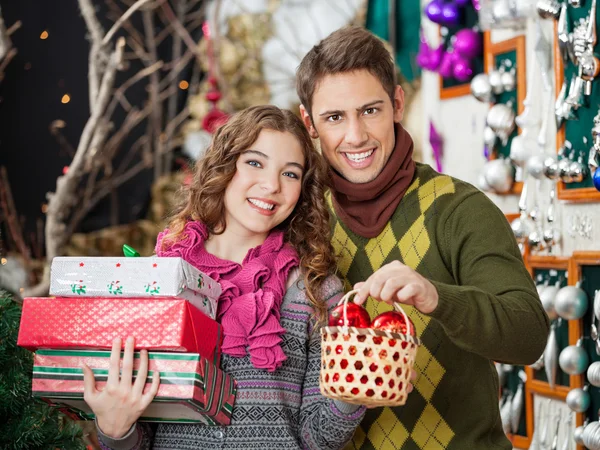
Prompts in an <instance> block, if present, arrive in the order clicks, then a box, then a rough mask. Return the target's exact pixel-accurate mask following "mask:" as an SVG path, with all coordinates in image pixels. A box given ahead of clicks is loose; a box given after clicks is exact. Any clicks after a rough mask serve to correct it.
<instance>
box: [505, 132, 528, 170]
mask: <svg viewBox="0 0 600 450" xmlns="http://www.w3.org/2000/svg"><path fill="white" fill-rule="evenodd" d="M530 156H531V147H529V145H527V142H526V141H525V138H524V137H523V135H521V134H519V135H517V136H515V137H514V138H513V140H512V141H511V143H510V155H509V158H510V159H511V161H512V162H513V163H514V164H515V166H517V167H523V166H525V164H526V163H527V160H528V159H529V157H530Z"/></svg>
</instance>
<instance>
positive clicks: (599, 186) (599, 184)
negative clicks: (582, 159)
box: [592, 167, 600, 191]
mask: <svg viewBox="0 0 600 450" xmlns="http://www.w3.org/2000/svg"><path fill="white" fill-rule="evenodd" d="M592 181H593V182H594V187H595V188H596V190H597V191H600V167H599V168H598V169H596V170H595V171H594V176H593V177H592Z"/></svg>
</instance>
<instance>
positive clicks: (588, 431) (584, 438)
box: [581, 421, 600, 447]
mask: <svg viewBox="0 0 600 450" xmlns="http://www.w3.org/2000/svg"><path fill="white" fill-rule="evenodd" d="M599 429H600V423H599V422H596V421H594V422H590V423H588V424H587V425H585V426H584V427H583V432H582V433H581V443H582V444H583V445H585V446H586V447H587V446H588V445H590V443H591V441H592V440H595V439H593V436H594V435H595V434H596V433H597V432H598V430H599Z"/></svg>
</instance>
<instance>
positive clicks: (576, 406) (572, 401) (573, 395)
mask: <svg viewBox="0 0 600 450" xmlns="http://www.w3.org/2000/svg"><path fill="white" fill-rule="evenodd" d="M590 403H591V398H590V394H589V392H588V391H587V386H585V387H584V388H575V389H571V390H570V391H569V393H568V394H567V406H568V407H569V408H571V410H572V411H575V412H579V413H582V412H585V411H587V409H588V408H589V407H590Z"/></svg>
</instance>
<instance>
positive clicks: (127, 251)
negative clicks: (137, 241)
mask: <svg viewBox="0 0 600 450" xmlns="http://www.w3.org/2000/svg"><path fill="white" fill-rule="evenodd" d="M123 254H124V255H125V256H127V257H136V256H140V254H139V253H138V252H137V250H136V249H135V248H133V247H130V246H129V245H127V244H123Z"/></svg>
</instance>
